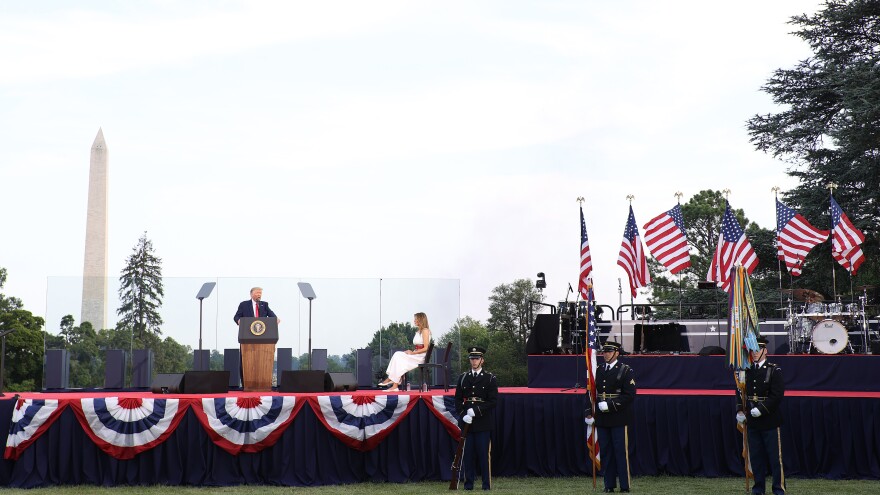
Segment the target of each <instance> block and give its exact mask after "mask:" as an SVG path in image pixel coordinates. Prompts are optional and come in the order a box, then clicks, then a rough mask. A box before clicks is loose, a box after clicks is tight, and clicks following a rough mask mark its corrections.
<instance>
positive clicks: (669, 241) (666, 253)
mask: <svg viewBox="0 0 880 495" xmlns="http://www.w3.org/2000/svg"><path fill="white" fill-rule="evenodd" d="M645 244H646V245H647V246H648V249H649V250H651V254H652V255H653V256H654V259H656V260H657V261H659V262H660V263H662V264H663V266H665V267H666V269H667V270H669V271H670V272H672V274H673V275H675V274H676V273H678V272H680V271H682V270H684V269H685V268H687V267H689V266H691V254H690V246H688V242H687V234H686V233H685V231H684V218H682V216H681V205H675V208H673V209H671V210H669V211H667V212H663V213H661V214H660V215H659V216H657V217H656V218H654V219H653V220H651V221H650V222H648V223H646V224H645Z"/></svg>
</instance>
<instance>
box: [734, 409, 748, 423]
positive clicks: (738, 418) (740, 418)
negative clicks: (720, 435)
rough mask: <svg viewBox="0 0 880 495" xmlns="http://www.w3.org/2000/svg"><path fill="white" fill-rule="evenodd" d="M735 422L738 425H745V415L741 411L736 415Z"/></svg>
mask: <svg viewBox="0 0 880 495" xmlns="http://www.w3.org/2000/svg"><path fill="white" fill-rule="evenodd" d="M736 422H737V423H740V424H742V423H745V422H746V413H744V412H742V411H740V412H738V413H736Z"/></svg>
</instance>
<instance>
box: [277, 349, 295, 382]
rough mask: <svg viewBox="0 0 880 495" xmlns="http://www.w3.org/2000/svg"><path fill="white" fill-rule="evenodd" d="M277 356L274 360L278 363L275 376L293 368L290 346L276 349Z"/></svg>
mask: <svg viewBox="0 0 880 495" xmlns="http://www.w3.org/2000/svg"><path fill="white" fill-rule="evenodd" d="M277 353H278V357H277V358H275V362H276V363H278V365H277V371H276V373H275V376H281V374H282V373H284V372H285V371H290V370H292V369H293V349H292V348H290V347H279V348H278V349H277Z"/></svg>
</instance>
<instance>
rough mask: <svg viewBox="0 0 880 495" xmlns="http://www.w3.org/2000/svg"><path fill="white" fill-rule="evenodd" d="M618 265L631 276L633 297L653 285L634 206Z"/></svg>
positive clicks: (631, 210)
mask: <svg viewBox="0 0 880 495" xmlns="http://www.w3.org/2000/svg"><path fill="white" fill-rule="evenodd" d="M617 264H618V265H620V266H622V267H623V269H624V270H626V274H627V275H629V290H630V292H631V293H632V296H633V297H636V289H637V288H639V287H644V286H646V285H648V284H649V283H651V274H650V273H649V272H648V260H647V258H645V248H644V247H643V246H642V239H641V237H639V228H638V227H637V226H636V217H635V215H633V208H632V205H630V207H629V218H628V219H627V220H626V228H625V229H623V241H622V242H621V243H620V253H619V254H618V255H617Z"/></svg>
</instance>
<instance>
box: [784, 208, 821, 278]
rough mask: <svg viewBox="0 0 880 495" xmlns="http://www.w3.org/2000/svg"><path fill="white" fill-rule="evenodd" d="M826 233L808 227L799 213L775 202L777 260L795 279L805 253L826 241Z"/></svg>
mask: <svg viewBox="0 0 880 495" xmlns="http://www.w3.org/2000/svg"><path fill="white" fill-rule="evenodd" d="M828 233H829V232H828V231H827V230H819V229H817V228H816V227H813V226H812V225H810V222H808V221H807V219H806V218H804V217H803V216H801V214H800V213H798V212H796V211H794V210H792V209H791V208H789V207H788V206H785V205H784V204H782V202H781V201H779V200H778V199H777V200H776V248H777V255H778V256H779V259H781V260H782V261H784V262H785V266H786V267H788V271H789V272H791V274H792V275H794V276H795V277H797V276H798V275H800V274H801V266H802V265H803V264H804V258H806V257H807V253H809V252H810V250H811V249H813V248H814V247H816V245H818V244H821V243H823V242H825V241H826V240H828Z"/></svg>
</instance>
